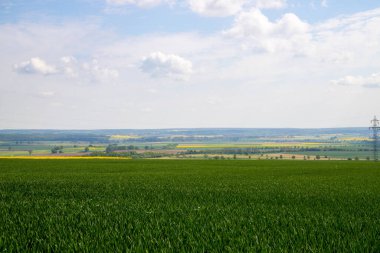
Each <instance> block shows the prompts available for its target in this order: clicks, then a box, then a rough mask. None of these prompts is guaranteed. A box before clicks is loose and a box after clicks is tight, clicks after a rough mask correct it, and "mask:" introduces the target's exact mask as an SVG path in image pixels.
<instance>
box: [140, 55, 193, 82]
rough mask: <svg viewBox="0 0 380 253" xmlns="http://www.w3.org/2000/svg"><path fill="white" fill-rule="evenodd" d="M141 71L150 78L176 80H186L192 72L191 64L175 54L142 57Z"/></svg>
mask: <svg viewBox="0 0 380 253" xmlns="http://www.w3.org/2000/svg"><path fill="white" fill-rule="evenodd" d="M140 68H141V70H142V71H143V72H145V73H147V74H150V75H151V76H152V77H168V78H172V79H176V80H187V79H188V78H189V76H190V75H191V73H192V72H193V66H192V63H191V62H190V61H189V60H186V59H184V58H182V57H180V56H178V55H175V54H164V53H161V52H155V53H152V54H151V55H149V56H148V57H144V58H143V60H142V63H141V67H140Z"/></svg>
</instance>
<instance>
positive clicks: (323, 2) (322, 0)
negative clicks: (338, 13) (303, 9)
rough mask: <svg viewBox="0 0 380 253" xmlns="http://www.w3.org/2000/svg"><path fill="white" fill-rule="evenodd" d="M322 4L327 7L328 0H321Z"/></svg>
mask: <svg viewBox="0 0 380 253" xmlns="http://www.w3.org/2000/svg"><path fill="white" fill-rule="evenodd" d="M321 6H322V7H325V8H327V7H328V3H327V0H321Z"/></svg>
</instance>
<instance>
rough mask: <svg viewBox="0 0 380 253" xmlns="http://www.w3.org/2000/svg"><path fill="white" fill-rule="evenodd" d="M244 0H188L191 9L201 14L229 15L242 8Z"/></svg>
mask: <svg viewBox="0 0 380 253" xmlns="http://www.w3.org/2000/svg"><path fill="white" fill-rule="evenodd" d="M245 2H246V0H188V4H189V7H190V9H191V10H192V11H194V12H196V13H198V14H200V15H203V16H216V17H224V16H231V15H234V14H236V13H238V12H239V11H241V9H242V8H243V5H244V4H245Z"/></svg>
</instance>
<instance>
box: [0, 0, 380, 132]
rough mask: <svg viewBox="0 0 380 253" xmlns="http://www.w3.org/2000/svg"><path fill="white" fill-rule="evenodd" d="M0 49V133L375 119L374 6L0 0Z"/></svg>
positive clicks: (379, 85) (378, 45)
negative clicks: (21, 130)
mask: <svg viewBox="0 0 380 253" xmlns="http://www.w3.org/2000/svg"><path fill="white" fill-rule="evenodd" d="M0 53H1V55H2V58H1V59H0V76H1V77H2V82H1V83H0V128H42V129H44V128H61V129H83V128H85V129H94V128H95V129H99V128H169V127H170V128H176V127H178V128H179V127H345V126H366V125H367V124H368V120H369V119H370V118H371V117H373V114H380V112H379V111H378V110H379V108H380V102H379V101H380V100H379V99H378V97H379V95H380V60H379V59H380V3H379V2H378V1H375V0H363V1H357V0H356V1H355V0H347V1H343V0H327V1H321V0H302V1H301V0H223V1H222V0H96V1H89V0H76V1H58V0H46V1H42V0H30V1H10V0H3V1H0ZM305 115H308V116H310V117H309V119H308V120H306V121H305V120H304V118H303V116H305ZM274 116H275V117H274Z"/></svg>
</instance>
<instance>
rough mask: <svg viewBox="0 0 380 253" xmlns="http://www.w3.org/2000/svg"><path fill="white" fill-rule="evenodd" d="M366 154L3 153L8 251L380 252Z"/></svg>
mask: <svg viewBox="0 0 380 253" xmlns="http://www.w3.org/2000/svg"><path fill="white" fill-rule="evenodd" d="M379 182H380V165H379V164H377V163H374V162H365V161H350V162H348V161H248V160H246V161H243V160H240V161H239V160H238V161H236V160H231V161H227V160H225V161H207V160H195V161H189V160H109V159H107V160H82V159H68V160H66V159H64V160H27V159H0V224H1V226H0V251H1V252H8V251H82V252H98V251H108V252H109V251H112V252H114V251H131V252H142V251H166V252H178V251H183V252H206V251H207V252H220V251H230V252H236V251H275V252H280V251H281V252H284V251H293V252H302V251H310V252H379V251H380V215H379V214H380V184H379Z"/></svg>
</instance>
